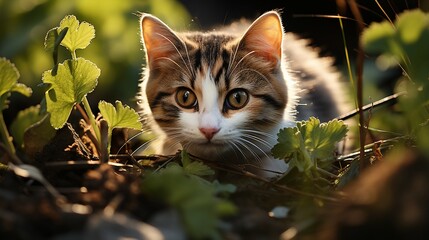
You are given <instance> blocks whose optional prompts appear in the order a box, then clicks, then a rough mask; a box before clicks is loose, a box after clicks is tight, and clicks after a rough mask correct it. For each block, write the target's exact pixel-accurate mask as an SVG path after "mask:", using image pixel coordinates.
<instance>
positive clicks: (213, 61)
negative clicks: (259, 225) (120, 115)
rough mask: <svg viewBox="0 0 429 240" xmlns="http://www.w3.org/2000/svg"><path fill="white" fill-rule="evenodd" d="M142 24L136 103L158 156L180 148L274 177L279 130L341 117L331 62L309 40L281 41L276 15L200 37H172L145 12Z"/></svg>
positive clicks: (278, 165)
mask: <svg viewBox="0 0 429 240" xmlns="http://www.w3.org/2000/svg"><path fill="white" fill-rule="evenodd" d="M141 21H142V28H141V30H142V41H143V45H144V47H145V50H146V60H147V65H146V69H145V71H144V78H143V81H142V83H141V91H140V95H139V99H140V103H141V104H140V106H141V108H142V113H143V116H144V118H145V121H146V123H147V124H148V125H149V126H150V128H151V129H152V130H153V131H154V132H155V135H157V136H158V139H157V141H156V142H155V143H154V144H155V146H158V148H157V151H158V153H160V154H174V153H176V152H177V150H178V149H181V148H185V149H186V150H187V152H189V153H190V154H192V155H194V156H197V157H199V158H202V159H207V160H215V161H225V162H231V163H235V164H237V163H241V164H248V166H254V167H248V169H249V170H251V171H254V172H260V171H257V169H259V168H261V169H267V170H269V171H266V173H267V174H263V175H267V176H268V175H270V176H271V175H272V174H271V173H270V171H276V172H283V171H285V170H286V168H287V166H286V164H284V162H283V161H279V160H276V159H273V158H272V156H271V155H270V149H271V148H272V147H273V145H274V144H275V143H276V141H277V138H276V134H277V132H278V131H279V129H281V128H283V127H286V126H293V125H294V124H295V120H300V119H307V118H308V117H309V116H316V117H318V118H320V119H321V120H322V121H327V120H330V119H332V118H335V117H337V116H339V115H340V114H341V113H343V110H344V109H343V106H342V102H344V101H343V100H341V99H339V98H338V97H345V95H344V93H343V90H342V88H341V87H340V86H339V81H338V78H339V75H338V74H337V73H335V72H334V71H333V70H332V69H331V68H332V67H331V62H330V61H329V60H327V59H322V58H319V57H318V55H317V53H316V52H315V51H314V50H312V49H310V48H308V47H307V46H306V45H307V42H306V41H304V40H299V39H297V38H296V36H295V35H293V34H286V36H284V33H283V27H282V24H281V21H280V17H279V15H278V13H277V12H268V13H265V14H264V15H262V16H261V17H260V18H258V19H257V20H255V22H253V23H252V24H251V25H250V27H248V26H245V25H246V24H245V23H236V24H235V25H234V24H233V25H231V26H230V27H228V28H225V29H223V30H222V31H212V32H205V33H203V32H190V33H176V32H173V31H172V30H171V29H170V28H168V27H167V26H166V25H165V24H164V23H162V22H161V21H160V20H159V19H157V18H155V17H153V16H151V15H147V14H146V15H143V16H142V19H141ZM240 29H243V30H244V31H240ZM262 172H263V171H262Z"/></svg>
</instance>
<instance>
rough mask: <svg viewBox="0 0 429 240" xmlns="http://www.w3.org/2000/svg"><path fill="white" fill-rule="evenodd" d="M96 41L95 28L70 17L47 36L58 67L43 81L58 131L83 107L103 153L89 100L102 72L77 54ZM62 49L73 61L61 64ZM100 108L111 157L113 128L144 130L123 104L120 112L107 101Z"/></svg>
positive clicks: (130, 110) (49, 72)
mask: <svg viewBox="0 0 429 240" xmlns="http://www.w3.org/2000/svg"><path fill="white" fill-rule="evenodd" d="M94 37H95V29H94V27H93V26H92V25H91V24H89V23H87V22H82V23H79V21H78V20H77V19H76V17H75V16H66V17H65V18H64V19H63V20H62V21H61V23H60V26H59V27H56V28H53V29H51V30H50V31H49V32H48V33H47V35H46V38H45V47H46V48H47V49H49V50H51V51H52V52H53V58H54V63H55V66H54V68H53V69H51V70H48V71H45V72H44V73H43V77H42V81H43V83H44V84H45V85H46V86H47V90H46V92H45V99H46V106H47V111H48V112H49V113H50V122H51V125H52V126H53V127H54V128H55V129H59V128H61V127H63V126H64V124H65V123H66V121H67V119H68V118H69V116H70V113H71V111H72V109H73V108H74V107H75V106H76V105H80V104H82V105H83V109H84V110H85V113H86V116H87V118H88V119H89V124H90V126H91V129H92V131H93V132H94V135H95V139H96V142H95V143H94V144H96V146H98V148H97V149H100V148H101V145H100V143H101V141H102V136H101V133H100V127H99V123H98V120H97V119H96V118H95V115H94V114H93V112H92V110H91V107H90V104H89V102H88V99H87V97H86V96H87V94H88V93H91V92H92V91H93V90H94V89H95V87H96V86H97V83H98V78H99V76H100V74H101V70H100V69H99V68H98V67H97V65H95V64H94V63H92V62H91V61H89V60H86V59H84V58H82V57H77V54H76V50H78V49H85V48H86V47H87V46H88V45H89V44H90V43H91V40H92V39H93V38H94ZM59 45H61V46H63V47H65V48H66V49H67V50H68V51H69V52H70V54H71V57H72V58H71V59H67V60H65V61H64V62H63V63H57V59H58V57H57V55H56V53H57V52H58V51H57V48H58V47H59ZM98 106H99V109H100V112H101V115H102V117H103V118H104V119H105V120H106V121H107V123H108V145H107V153H108V152H109V151H110V142H111V139H110V138H111V136H112V130H113V128H117V127H121V128H133V129H141V128H142V125H141V123H140V122H139V116H138V114H137V113H136V112H135V111H134V110H133V109H131V108H129V107H124V106H123V105H122V103H121V102H119V101H117V102H116V108H115V107H113V105H111V104H109V103H107V102H104V101H101V102H100V103H99V105H98ZM86 116H85V117H86Z"/></svg>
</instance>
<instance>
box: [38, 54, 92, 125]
mask: <svg viewBox="0 0 429 240" xmlns="http://www.w3.org/2000/svg"><path fill="white" fill-rule="evenodd" d="M99 76H100V69H99V68H98V67H97V66H96V65H95V64H94V63H92V62H90V61H88V60H85V59H83V58H77V59H76V60H66V61H65V62H64V63H61V64H59V65H58V71H57V74H56V75H52V70H48V71H45V72H44V73H43V77H42V81H43V83H45V84H50V86H49V87H50V88H49V89H48V90H47V91H46V92H45V98H46V105H47V111H48V112H49V113H50V114H51V120H50V121H51V124H52V126H53V127H54V128H55V129H59V128H61V127H63V126H64V124H65V123H66V121H67V119H68V117H69V115H70V112H71V110H72V108H73V106H74V105H75V104H77V103H80V102H81V101H82V99H83V98H84V97H85V96H86V94H88V93H90V92H92V91H93V90H94V88H95V87H96V86H97V79H98V77H99Z"/></svg>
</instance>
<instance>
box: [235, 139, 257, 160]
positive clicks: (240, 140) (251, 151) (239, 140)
mask: <svg viewBox="0 0 429 240" xmlns="http://www.w3.org/2000/svg"><path fill="white" fill-rule="evenodd" d="M242 140H243V139H238V140H237V141H236V143H237V144H240V145H241V146H243V147H244V148H245V149H246V150H247V151H248V152H249V153H250V154H251V155H252V156H253V158H254V159H255V160H256V161H257V162H258V163H259V164H261V163H262V159H261V157H260V156H258V154H256V153H255V152H254V151H253V150H252V149H251V148H250V147H249V146H248V145H247V144H245V142H242ZM246 158H247V156H246Z"/></svg>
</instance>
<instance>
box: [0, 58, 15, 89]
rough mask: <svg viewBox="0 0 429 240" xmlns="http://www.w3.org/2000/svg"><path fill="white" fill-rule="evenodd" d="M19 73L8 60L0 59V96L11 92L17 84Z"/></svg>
mask: <svg viewBox="0 0 429 240" xmlns="http://www.w3.org/2000/svg"><path fill="white" fill-rule="evenodd" d="M18 78H19V72H18V70H17V69H16V67H15V65H14V64H13V63H11V62H9V60H7V59H6V58H0V96H1V95H3V94H5V93H6V92H9V91H10V90H11V89H12V87H13V86H14V85H15V84H16V83H17V81H18Z"/></svg>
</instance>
